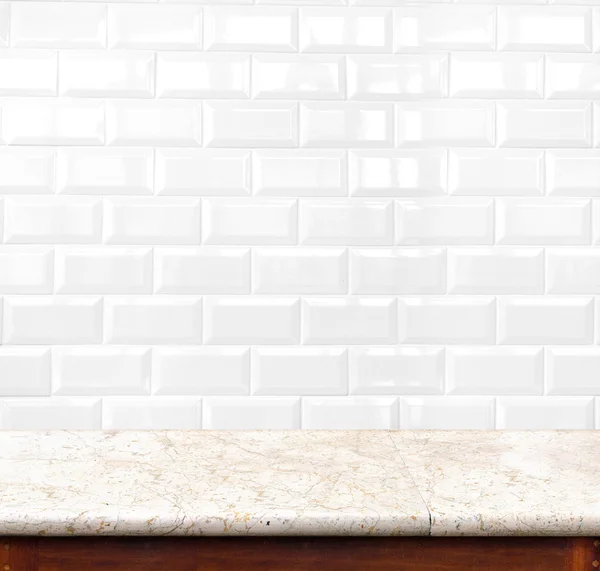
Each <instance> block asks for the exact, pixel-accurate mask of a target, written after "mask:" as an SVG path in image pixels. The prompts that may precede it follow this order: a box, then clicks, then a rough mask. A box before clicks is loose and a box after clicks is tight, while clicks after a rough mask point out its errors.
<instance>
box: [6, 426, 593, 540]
mask: <svg viewBox="0 0 600 571" xmlns="http://www.w3.org/2000/svg"><path fill="white" fill-rule="evenodd" d="M6 534H8V535H13V534H14V535H37V534H46V535H482V536H485V535H594V536H597V535H600V431H572V432H559V431H555V432H501V431H485V432H479V431H462V432H454V431H413V432H411V431H248V432H242V431H240V432H220V431H146V432H134V431H125V432H100V431H90V432H86V431H56V432H7V431H5V432H2V431H0V535H6Z"/></svg>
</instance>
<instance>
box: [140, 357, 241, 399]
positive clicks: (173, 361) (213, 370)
mask: <svg viewBox="0 0 600 571" xmlns="http://www.w3.org/2000/svg"><path fill="white" fill-rule="evenodd" d="M249 390H250V351H249V349H247V348H245V347H239V348H238V347H154V349H153V350H152V394H155V395H247V394H248V393H249Z"/></svg>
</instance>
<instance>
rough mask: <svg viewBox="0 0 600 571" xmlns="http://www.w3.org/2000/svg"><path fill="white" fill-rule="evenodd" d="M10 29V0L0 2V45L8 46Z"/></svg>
mask: <svg viewBox="0 0 600 571" xmlns="http://www.w3.org/2000/svg"><path fill="white" fill-rule="evenodd" d="M9 31H10V4H9V3H8V2H1V3H0V47H6V46H8V36H9Z"/></svg>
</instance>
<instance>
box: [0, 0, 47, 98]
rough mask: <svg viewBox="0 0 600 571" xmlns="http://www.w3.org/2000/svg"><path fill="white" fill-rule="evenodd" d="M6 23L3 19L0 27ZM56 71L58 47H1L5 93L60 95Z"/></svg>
mask: <svg viewBox="0 0 600 571" xmlns="http://www.w3.org/2000/svg"><path fill="white" fill-rule="evenodd" d="M1 10H2V9H1V8H0V20H2V13H1ZM7 20H8V18H7ZM2 25H3V24H2V23H0V28H1V27H2ZM0 35H1V32H0ZM0 42H1V40H0ZM56 74H57V53H56V52H55V51H50V50H39V49H38V50H23V49H7V50H0V95H1V96H11V95H14V96H25V97H31V96H37V95H50V96H51V95H56Z"/></svg>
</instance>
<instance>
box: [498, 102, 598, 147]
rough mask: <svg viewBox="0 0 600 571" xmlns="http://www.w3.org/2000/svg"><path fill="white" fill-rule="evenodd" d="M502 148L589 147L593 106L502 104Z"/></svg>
mask: <svg viewBox="0 0 600 571" xmlns="http://www.w3.org/2000/svg"><path fill="white" fill-rule="evenodd" d="M496 114H497V119H498V130H497V138H498V145H499V146H501V147H590V146H591V144H592V105H591V103H588V102H586V101H577V102H563V101H545V102H543V103H523V102H502V103H498V105H497V107H496Z"/></svg>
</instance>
